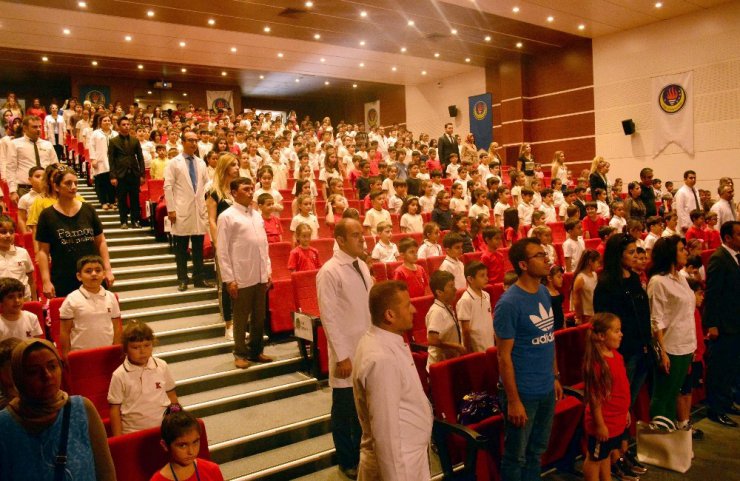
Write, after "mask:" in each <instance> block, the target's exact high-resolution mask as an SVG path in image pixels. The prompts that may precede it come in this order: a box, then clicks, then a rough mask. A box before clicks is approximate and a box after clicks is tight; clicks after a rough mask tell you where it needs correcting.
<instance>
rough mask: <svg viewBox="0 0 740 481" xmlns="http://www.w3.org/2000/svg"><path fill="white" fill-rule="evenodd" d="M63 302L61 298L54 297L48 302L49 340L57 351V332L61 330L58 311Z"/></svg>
mask: <svg viewBox="0 0 740 481" xmlns="http://www.w3.org/2000/svg"><path fill="white" fill-rule="evenodd" d="M63 302H64V298H63V297H55V298H53V299H51V300H50V301H49V334H51V340H52V341H53V342H54V344H56V346H57V349H59V330H60V328H61V320H60V319H59V309H60V308H61V307H62V303H63Z"/></svg>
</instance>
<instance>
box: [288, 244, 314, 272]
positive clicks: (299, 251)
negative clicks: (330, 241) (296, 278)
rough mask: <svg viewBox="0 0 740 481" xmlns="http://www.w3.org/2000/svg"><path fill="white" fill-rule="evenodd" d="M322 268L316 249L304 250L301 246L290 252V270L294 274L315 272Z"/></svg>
mask: <svg viewBox="0 0 740 481" xmlns="http://www.w3.org/2000/svg"><path fill="white" fill-rule="evenodd" d="M320 267H321V261H320V260H319V251H318V250H317V249H316V248H315V247H310V246H309V248H308V249H304V248H303V247H301V246H298V247H296V248H295V249H293V250H292V251H290V256H289V257H288V269H289V270H290V271H292V272H303V271H315V270H317V269H319V268H320Z"/></svg>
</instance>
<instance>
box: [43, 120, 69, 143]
mask: <svg viewBox="0 0 740 481" xmlns="http://www.w3.org/2000/svg"><path fill="white" fill-rule="evenodd" d="M44 134H45V135H46V138H47V139H48V140H49V142H51V144H52V145H57V144H59V145H64V141H65V140H66V138H65V137H66V136H67V127H66V124H65V123H64V117H63V116H62V115H61V114H57V117H56V118H54V116H53V115H51V114H49V115H47V116H46V117H44Z"/></svg>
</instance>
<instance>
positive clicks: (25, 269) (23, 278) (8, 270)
mask: <svg viewBox="0 0 740 481" xmlns="http://www.w3.org/2000/svg"><path fill="white" fill-rule="evenodd" d="M24 197H25V196H24ZM29 274H30V275H33V261H32V260H31V256H30V255H29V254H28V251H27V250H26V249H24V248H23V247H17V246H15V245H11V246H10V248H9V249H8V250H7V251H2V250H0V277H12V278H13V279H17V280H19V281H20V282H21V284H23V285H24V286H26V291H25V293H24V294H23V297H25V298H26V299H30V298H31V287H30V286H29V285H28V276H29Z"/></svg>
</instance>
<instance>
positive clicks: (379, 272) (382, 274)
mask: <svg viewBox="0 0 740 481" xmlns="http://www.w3.org/2000/svg"><path fill="white" fill-rule="evenodd" d="M370 273H371V274H372V276H373V278H374V279H375V282H383V281H385V280H388V271H387V270H386V267H385V263H384V262H379V261H375V262H373V266H372V267H371V268H370Z"/></svg>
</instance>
